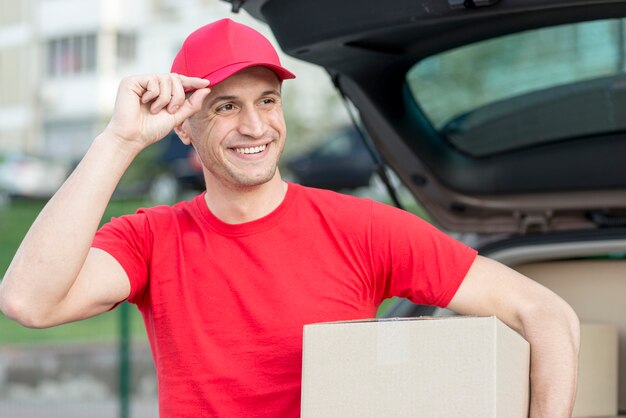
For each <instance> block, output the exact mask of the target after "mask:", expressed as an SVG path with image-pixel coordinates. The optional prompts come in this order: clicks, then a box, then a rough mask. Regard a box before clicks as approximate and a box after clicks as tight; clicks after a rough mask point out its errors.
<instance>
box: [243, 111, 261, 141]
mask: <svg viewBox="0 0 626 418" xmlns="http://www.w3.org/2000/svg"><path fill="white" fill-rule="evenodd" d="M265 126H266V125H265V120H264V119H263V114H262V113H261V112H260V111H259V110H258V109H256V108H255V107H253V106H250V107H247V108H245V109H244V110H243V111H242V112H241V113H240V121H239V133H241V134H242V135H246V136H249V137H252V138H260V137H262V136H263V135H264V134H265Z"/></svg>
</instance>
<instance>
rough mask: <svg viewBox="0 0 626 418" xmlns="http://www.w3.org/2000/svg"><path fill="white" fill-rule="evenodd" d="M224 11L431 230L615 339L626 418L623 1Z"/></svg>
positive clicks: (415, 310)
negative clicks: (347, 107)
mask: <svg viewBox="0 0 626 418" xmlns="http://www.w3.org/2000/svg"><path fill="white" fill-rule="evenodd" d="M227 1H230V2H231V3H233V4H234V5H235V8H237V7H239V6H242V5H243V8H244V9H246V10H247V11H248V12H249V13H250V14H252V15H253V16H254V17H256V18H257V19H259V20H261V21H264V22H266V23H267V24H268V25H269V26H270V28H271V29H272V31H273V33H274V34H275V35H276V38H277V40H278V42H279V44H280V46H281V48H282V49H283V50H284V51H285V52H286V53H287V54H289V55H292V56H294V57H296V58H299V59H302V60H305V61H308V62H311V63H314V64H317V65H320V66H322V67H324V68H325V69H326V70H327V71H328V73H329V75H330V77H331V78H332V80H333V82H334V84H335V85H336V86H337V87H338V88H339V89H340V90H341V91H342V92H343V93H344V94H345V96H346V97H347V98H348V100H349V101H351V102H352V104H354V106H355V107H356V108H357V109H358V113H359V118H360V123H362V125H363V126H364V127H365V129H366V131H367V134H368V137H369V140H371V142H372V143H373V144H374V145H375V146H376V148H377V149H378V151H380V154H381V155H382V156H383V157H384V159H385V160H386V162H387V164H388V165H389V166H390V167H391V168H392V169H393V170H394V171H395V172H396V173H397V174H398V177H399V178H400V179H401V180H402V182H403V183H404V185H405V186H406V187H407V189H409V190H410V192H411V194H412V195H413V196H414V197H415V198H416V200H417V201H418V202H419V203H420V204H421V205H422V206H423V207H424V208H425V209H426V211H427V212H429V214H430V215H431V216H432V219H433V220H434V222H435V223H436V224H437V226H439V227H440V228H442V229H444V230H446V231H448V232H451V233H455V234H456V236H457V237H459V238H460V239H461V240H463V241H465V242H466V243H468V244H469V245H471V246H473V247H474V248H476V249H477V250H479V252H480V253H481V254H482V255H485V256H488V257H492V258H494V259H496V260H499V261H501V262H503V263H504V264H507V265H509V266H511V267H513V268H515V269H517V270H519V271H520V272H522V273H523V274H525V275H527V276H529V277H531V278H532V279H534V280H536V281H538V282H539V283H542V284H544V285H545V286H547V287H548V288H550V289H552V290H553V291H554V292H556V293H557V294H559V295H561V296H562V297H563V298H564V299H565V300H566V301H567V302H569V303H570V304H571V305H572V307H573V308H574V309H575V310H576V312H577V313H578V315H579V317H580V319H581V322H583V323H593V322H600V323H609V324H613V325H615V326H616V327H617V330H618V332H619V364H620V366H619V373H618V381H619V392H618V393H619V397H618V405H619V412H621V413H623V414H626V106H625V105H624V103H626V102H625V99H626V19H625V17H626V1H625V0H582V1H575V2H574V1H570V2H567V1H560V0H480V1H479V0H470V1H457V0H448V1H441V0H421V1H409V2H407V1H405V0H388V1H385V2H381V1H378V0H346V1H333V0H245V1H238V0H227ZM432 314H434V315H441V314H449V312H445V310H439V309H434V308H432V307H425V306H417V305H413V304H411V303H410V302H408V301H398V302H396V303H395V304H394V305H393V306H392V307H391V309H390V310H389V311H388V312H387V314H386V315H387V316H415V315H432Z"/></svg>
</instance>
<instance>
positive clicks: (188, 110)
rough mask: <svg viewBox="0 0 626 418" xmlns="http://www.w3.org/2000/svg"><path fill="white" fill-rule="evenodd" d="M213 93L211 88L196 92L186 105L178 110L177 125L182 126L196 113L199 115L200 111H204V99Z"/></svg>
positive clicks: (176, 114) (186, 101)
mask: <svg viewBox="0 0 626 418" xmlns="http://www.w3.org/2000/svg"><path fill="white" fill-rule="evenodd" d="M209 93H211V89H209V88H200V89H198V90H196V91H194V92H193V93H192V94H191V96H189V98H188V99H187V100H185V103H184V104H183V105H182V106H181V107H180V109H178V111H177V112H176V113H175V114H174V115H175V116H176V124H177V125H180V124H181V123H183V122H184V121H185V119H188V118H189V117H191V116H192V115H193V114H194V113H197V112H198V111H199V110H200V109H202V102H204V99H206V97H207V96H208V95H209Z"/></svg>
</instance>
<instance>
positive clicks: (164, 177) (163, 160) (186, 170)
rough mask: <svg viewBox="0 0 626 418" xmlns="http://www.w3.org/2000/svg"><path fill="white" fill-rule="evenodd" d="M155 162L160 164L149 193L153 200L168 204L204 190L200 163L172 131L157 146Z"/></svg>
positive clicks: (196, 156)
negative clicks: (188, 194)
mask: <svg viewBox="0 0 626 418" xmlns="http://www.w3.org/2000/svg"><path fill="white" fill-rule="evenodd" d="M157 148H158V156H157V161H156V164H157V165H159V166H160V169H159V170H158V173H157V174H156V176H155V177H154V178H153V179H152V182H151V184H150V190H149V192H148V194H149V197H150V199H151V200H152V201H153V202H155V203H160V204H171V203H174V202H176V201H177V200H179V199H181V198H184V195H185V194H187V193H199V192H201V191H203V190H204V187H205V183H204V176H203V174H202V163H201V162H200V159H199V157H198V154H196V152H195V150H194V149H193V147H191V146H188V145H185V144H183V143H182V142H181V140H180V139H179V138H178V135H176V133H175V132H174V131H172V132H170V133H169V134H168V135H167V136H166V137H165V138H163V139H162V140H161V141H160V142H159V143H158V145H157Z"/></svg>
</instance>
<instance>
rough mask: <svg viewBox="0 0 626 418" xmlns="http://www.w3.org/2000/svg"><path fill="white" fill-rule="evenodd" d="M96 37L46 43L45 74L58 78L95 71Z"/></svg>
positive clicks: (72, 37) (74, 37) (81, 36)
mask: <svg viewBox="0 0 626 418" xmlns="http://www.w3.org/2000/svg"><path fill="white" fill-rule="evenodd" d="M96 48H97V46H96V35H94V34H90V35H78V36H68V37H63V38H58V39H51V40H49V41H47V42H46V55H47V65H46V74H47V75H48V76H50V77H59V76H65V75H73V74H86V73H92V72H94V71H95V69H96Z"/></svg>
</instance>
